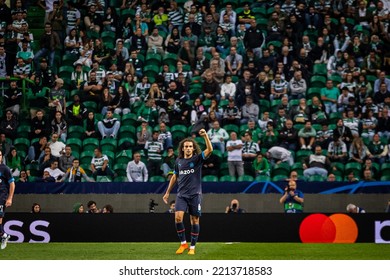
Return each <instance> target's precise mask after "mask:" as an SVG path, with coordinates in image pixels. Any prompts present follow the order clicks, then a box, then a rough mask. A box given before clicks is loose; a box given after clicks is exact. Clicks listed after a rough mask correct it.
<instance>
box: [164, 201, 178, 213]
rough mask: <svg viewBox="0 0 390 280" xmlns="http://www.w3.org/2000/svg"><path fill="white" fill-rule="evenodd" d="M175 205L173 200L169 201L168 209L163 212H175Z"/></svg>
mask: <svg viewBox="0 0 390 280" xmlns="http://www.w3.org/2000/svg"><path fill="white" fill-rule="evenodd" d="M175 205H176V201H175V200H172V201H171V202H169V209H168V210H167V211H166V212H165V213H175Z"/></svg>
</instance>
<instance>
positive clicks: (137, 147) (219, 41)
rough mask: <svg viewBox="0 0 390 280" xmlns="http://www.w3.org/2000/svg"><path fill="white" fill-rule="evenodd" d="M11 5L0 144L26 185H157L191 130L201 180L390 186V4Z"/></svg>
mask: <svg viewBox="0 0 390 280" xmlns="http://www.w3.org/2000/svg"><path fill="white" fill-rule="evenodd" d="M12 2H13V3H12V4H13V6H11V7H8V6H7V4H6V3H5V1H4V0H0V19H1V20H0V90H1V91H2V104H1V105H2V106H1V108H2V118H1V122H0V145H1V149H2V152H3V155H4V158H6V160H7V164H8V166H10V168H11V169H12V171H13V175H14V176H16V177H19V176H20V178H19V180H20V181H22V182H25V181H36V180H38V181H42V182H50V181H64V180H66V181H72V182H73V181H76V182H77V181H94V180H97V181H103V182H104V181H117V182H124V181H131V182H146V181H166V180H167V179H169V178H170V176H171V175H172V169H173V166H174V161H175V158H176V156H177V152H176V147H177V144H178V142H179V141H180V140H181V139H183V138H184V137H187V136H190V137H194V138H195V139H196V140H198V142H199V144H200V145H201V146H202V145H204V143H202V138H200V137H198V136H199V135H197V132H198V131H199V130H200V129H201V128H205V129H206V131H207V133H208V134H209V137H210V139H211V142H212V144H213V147H214V150H215V151H214V153H213V155H212V156H211V157H210V158H209V159H208V160H207V161H205V163H204V165H203V175H204V180H205V181H235V180H240V181H252V180H255V179H256V180H283V179H285V178H287V177H288V176H289V174H290V172H291V171H296V172H297V174H298V176H299V177H300V178H301V179H304V180H310V181H324V180H327V178H333V179H334V180H336V181H342V180H352V179H354V180H355V179H365V180H390V162H389V153H390V149H389V146H388V140H389V137H390V119H389V117H390V114H389V106H390V78H389V77H388V76H387V74H388V73H390V72H389V71H390V48H389V46H390V33H389V32H390V28H389V21H390V1H389V0H379V1H376V0H375V1H363V0H358V1H356V0H348V1H347V0H319V1H304V0H302V1H301V0H299V1H294V0H284V1H282V0H280V1H277V0H273V1H263V0H257V1H254V0H251V1H246V2H245V3H241V2H238V1H236V0H229V1H193V0H189V1H183V0H180V1H167V0H155V1H148V0H109V1H108V0H85V1H83V0H68V1H64V0H60V1H53V0H40V1H39V0H38V1H37V3H36V2H35V1H32V0H31V1H22V0H16V1H12ZM37 5H38V6H37ZM39 6H40V7H39ZM42 30H43V32H42ZM329 176H330V177H329ZM351 178H352V179H351Z"/></svg>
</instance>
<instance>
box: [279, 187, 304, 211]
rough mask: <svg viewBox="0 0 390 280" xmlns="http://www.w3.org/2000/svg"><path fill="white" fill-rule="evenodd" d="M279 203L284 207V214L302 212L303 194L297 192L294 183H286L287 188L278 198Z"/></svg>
mask: <svg viewBox="0 0 390 280" xmlns="http://www.w3.org/2000/svg"><path fill="white" fill-rule="evenodd" d="M279 202H280V203H281V204H283V205H284V212H285V213H302V212H303V202H304V199H303V193H302V192H301V191H299V190H297V183H296V181H294V180H290V181H288V186H286V188H285V189H284V194H283V196H282V197H281V198H280V200H279Z"/></svg>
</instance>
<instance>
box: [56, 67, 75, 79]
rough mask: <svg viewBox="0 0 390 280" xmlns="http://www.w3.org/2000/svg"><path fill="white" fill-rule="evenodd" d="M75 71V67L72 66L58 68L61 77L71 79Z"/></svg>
mask: <svg viewBox="0 0 390 280" xmlns="http://www.w3.org/2000/svg"><path fill="white" fill-rule="evenodd" d="M73 71H74V67H72V66H66V65H65V66H61V67H60V68H59V69H58V74H59V76H60V77H61V78H68V79H70V78H71V76H72V72H73Z"/></svg>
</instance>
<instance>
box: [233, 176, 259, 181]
mask: <svg viewBox="0 0 390 280" xmlns="http://www.w3.org/2000/svg"><path fill="white" fill-rule="evenodd" d="M254 180H255V179H254V178H253V176H251V175H242V176H240V177H238V178H237V182H253V181H254Z"/></svg>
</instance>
